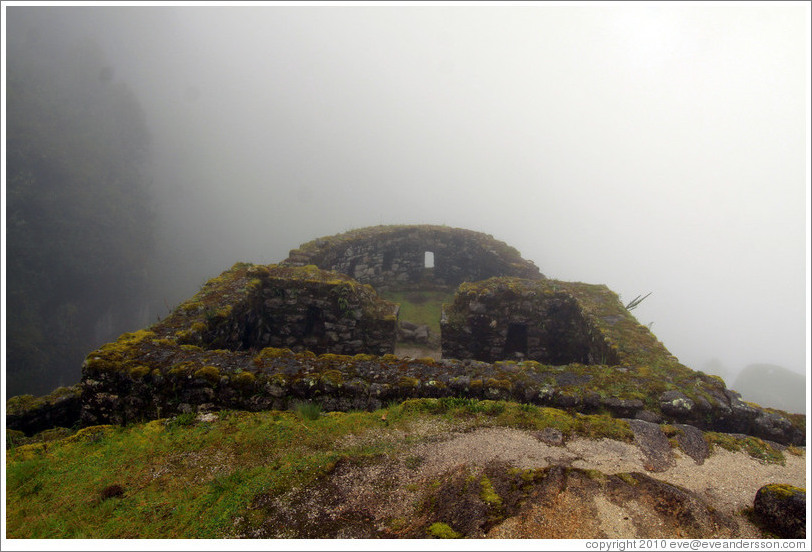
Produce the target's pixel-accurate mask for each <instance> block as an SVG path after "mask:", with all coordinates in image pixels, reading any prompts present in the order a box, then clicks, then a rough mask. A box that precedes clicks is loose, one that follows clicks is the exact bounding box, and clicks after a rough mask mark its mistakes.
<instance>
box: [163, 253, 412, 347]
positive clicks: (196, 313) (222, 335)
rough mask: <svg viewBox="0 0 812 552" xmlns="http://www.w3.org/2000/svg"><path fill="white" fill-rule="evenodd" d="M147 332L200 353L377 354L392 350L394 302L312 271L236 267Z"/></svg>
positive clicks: (337, 276)
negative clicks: (281, 349) (276, 349)
mask: <svg viewBox="0 0 812 552" xmlns="http://www.w3.org/2000/svg"><path fill="white" fill-rule="evenodd" d="M153 329H154V330H155V331H156V332H157V333H158V334H160V335H162V336H164V338H165V339H175V340H177V341H178V342H179V343H181V344H186V345H194V346H198V347H203V348H206V349H231V350H247V349H262V348H264V347H286V348H289V349H291V350H293V351H313V352H315V353H336V354H359V353H369V354H375V355H383V354H387V353H391V352H393V350H394V347H395V340H396V338H397V305H396V304H394V303H390V302H388V301H385V300H383V299H381V298H379V297H378V296H377V294H376V293H375V290H373V289H372V288H371V287H370V286H369V285H363V284H360V283H358V282H357V281H355V280H353V279H351V278H349V277H348V276H346V275H344V274H339V273H335V272H330V271H324V270H320V269H318V268H316V267H315V266H305V267H282V266H277V265H269V266H257V265H247V264H238V265H235V266H234V267H233V268H232V269H231V270H229V271H227V272H224V273H223V274H222V275H220V276H219V277H217V278H214V279H213V280H210V281H209V282H208V283H207V284H206V285H205V286H204V288H203V290H201V292H200V293H198V295H196V296H195V297H194V298H192V299H191V300H190V301H187V302H185V303H184V304H182V305H181V306H180V307H178V309H176V310H175V311H174V312H173V313H172V314H171V315H170V317H169V318H167V319H166V320H165V321H163V322H162V323H159V324H157V325H156V326H155V327H154V328H153Z"/></svg>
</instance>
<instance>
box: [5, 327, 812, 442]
mask: <svg viewBox="0 0 812 552" xmlns="http://www.w3.org/2000/svg"><path fill="white" fill-rule="evenodd" d="M668 387H674V388H676V387H679V388H680V389H683V390H684V392H683V391H676V390H670V391H662V389H666V388H668ZM610 389H611V392H608V391H607V390H610ZM72 396H76V393H75V392H73V393H72ZM80 396H81V405H82V407H81V425H83V426H89V425H97V424H108V423H112V424H125V423H133V422H139V421H145V420H150V419H156V418H162V417H169V416H173V415H177V414H180V413H184V412H206V411H217V410H222V409H240V410H250V411H259V410H269V409H287V408H290V407H292V406H293V405H295V403H296V402H298V401H313V402H316V403H318V404H320V405H321V406H322V408H323V409H324V410H329V411H333V410H338V411H347V410H352V409H366V410H372V409H377V408H380V407H382V406H385V405H386V404H387V403H388V402H390V401H402V400H405V399H408V398H415V397H436V398H440V397H469V398H475V399H491V400H513V401H518V402H522V403H530V404H536V405H540V406H551V407H556V408H561V409H566V410H568V411H570V412H574V411H577V412H582V413H606V414H610V415H612V416H616V417H621V418H638V419H644V420H647V421H654V422H669V423H685V424H690V425H694V426H696V427H698V428H701V429H706V430H716V431H726V432H736V433H744V434H748V435H754V436H757V437H761V438H763V439H769V440H772V441H775V442H779V443H784V444H789V443H794V444H803V443H804V442H805V431H804V425H803V424H804V420H803V416H801V415H792V416H790V415H786V414H782V413H779V412H776V411H771V410H766V409H762V408H759V407H755V406H753V405H749V404H746V403H743V402H742V401H741V400H740V397H739V396H738V394H736V393H735V392H732V391H730V390H728V389H725V387H724V384H723V383H722V382H721V381H720V380H718V379H716V378H713V377H710V376H705V375H703V374H701V373H696V372H693V371H691V370H688V369H686V368H684V367H679V366H677V365H674V366H672V367H670V368H668V369H667V370H665V371H662V372H660V373H657V374H650V373H648V372H647V371H644V370H641V369H635V368H631V367H616V368H615V369H613V370H608V369H606V368H603V367H600V366H584V365H580V364H571V365H567V366H560V367H556V366H545V365H541V364H539V363H537V362H532V361H525V362H521V363H514V362H503V363H484V362H478V361H471V360H467V361H460V360H440V361H434V360H432V359H402V358H398V357H395V356H394V355H384V356H382V357H375V356H372V355H355V356H344V355H333V354H325V355H320V356H317V355H315V354H313V353H311V352H305V353H293V352H292V351H289V350H283V349H273V348H268V349H263V350H262V351H257V352H250V351H228V350H224V349H218V350H206V349H202V348H199V347H193V346H189V345H178V344H168V343H167V341H166V339H165V338H161V337H159V336H157V335H156V334H155V333H153V332H148V331H144V330H141V331H139V332H135V333H133V334H125V335H123V336H122V337H121V338H119V340H118V341H117V342H116V343H111V344H109V345H107V346H105V347H102V348H101V349H99V350H98V351H95V352H94V353H93V354H92V355H91V356H89V357H88V359H87V361H86V362H85V365H84V367H83V378H82V383H81V395H80ZM9 402H10V403H12V401H11V400H10V401H9ZM17 403H19V404H16V403H15V404H11V408H9V417H8V418H7V425H8V427H9V428H10V429H22V428H26V427H29V428H30V427H32V426H31V425H30V424H29V425H26V420H27V419H30V418H42V416H41V415H40V414H41V412H42V411H41V409H42V408H51V409H52V408H53V404H58V401H56V400H50V399H48V398H47V397H46V398H45V399H42V400H38V401H33V403H32V401H29V403H32V404H35V405H36V406H34V407H32V408H31V409H28V410H26V407H25V404H24V403H23V402H22V401H17ZM49 405H50V406H49ZM38 409H39V410H38ZM63 414H64V413H63ZM62 417H64V415H63V416H62ZM60 419H61V418H60ZM76 421H78V420H67V421H66V422H65V423H66V424H67V423H68V422H74V423H75V422H76ZM70 425H73V424H70Z"/></svg>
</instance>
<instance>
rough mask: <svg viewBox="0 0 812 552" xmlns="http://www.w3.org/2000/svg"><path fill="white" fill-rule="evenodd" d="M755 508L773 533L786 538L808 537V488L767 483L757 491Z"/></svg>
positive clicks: (766, 526) (765, 525)
mask: <svg viewBox="0 0 812 552" xmlns="http://www.w3.org/2000/svg"><path fill="white" fill-rule="evenodd" d="M753 510H754V511H755V514H756V516H757V517H758V518H759V519H760V520H761V522H762V523H763V524H764V527H765V528H766V529H767V530H768V531H770V532H771V533H774V534H775V535H777V536H779V537H782V538H785V539H805V538H806V490H804V489H799V488H798V487H793V486H792V485H779V484H770V485H765V486H764V487H761V488H760V489H759V490H758V492H757V493H756V498H755V501H754V502H753Z"/></svg>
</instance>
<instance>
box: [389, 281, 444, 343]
mask: <svg viewBox="0 0 812 552" xmlns="http://www.w3.org/2000/svg"><path fill="white" fill-rule="evenodd" d="M378 295H379V296H380V297H382V298H383V299H386V300H387V301H391V302H393V303H399V304H400V313H399V314H398V319H399V320H401V321H403V320H406V321H409V322H413V323H414V324H418V325H426V326H428V327H429V330H431V331H432V332H433V333H434V334H437V335H439V334H440V313H441V311H442V307H443V303H449V302H451V300H452V299H453V298H454V292H453V291H382V292H379V293H378Z"/></svg>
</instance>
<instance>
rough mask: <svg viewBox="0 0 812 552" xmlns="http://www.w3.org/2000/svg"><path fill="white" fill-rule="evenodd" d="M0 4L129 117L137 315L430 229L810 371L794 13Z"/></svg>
mask: <svg viewBox="0 0 812 552" xmlns="http://www.w3.org/2000/svg"><path fill="white" fill-rule="evenodd" d="M7 13H8V14H9V19H8V22H7V24H8V25H9V26H10V27H11V26H13V25H29V26H31V27H32V28H39V29H40V32H44V33H65V34H66V35H70V36H87V37H90V38H92V39H93V40H94V41H95V42H97V43H98V45H99V46H100V48H101V50H102V51H103V53H104V54H105V56H106V57H107V59H108V60H109V62H110V65H111V69H112V71H113V75H114V76H113V78H114V79H116V80H120V81H122V82H124V83H126V84H127V86H128V87H129V88H130V89H131V90H132V91H133V93H134V95H135V97H136V98H137V100H138V101H139V102H140V104H141V107H142V109H143V111H144V114H145V117H146V121H147V125H148V128H149V130H150V135H151V150H152V161H151V163H152V167H151V172H152V174H151V181H152V185H151V190H152V195H153V198H154V205H155V209H156V214H157V236H158V242H157V243H158V247H157V249H156V259H155V262H154V268H153V269H152V270H153V272H152V274H151V276H152V277H153V279H154V290H153V299H152V301H151V304H150V308H149V312H148V314H147V315H145V317H146V318H148V320H145V323H147V322H152V321H154V320H155V319H156V318H157V317H159V316H164V315H165V314H166V313H167V311H168V308H170V307H173V306H174V305H175V304H177V303H178V302H180V301H182V300H184V299H186V298H187V297H188V296H190V295H192V294H193V293H194V292H195V291H196V290H197V288H198V287H199V286H200V285H201V284H202V283H203V282H204V281H205V280H207V279H208V278H211V277H213V276H216V275H217V274H219V273H220V272H222V271H223V270H225V269H227V268H228V267H230V266H231V265H232V264H233V263H235V262H237V261H248V262H256V263H271V262H278V261H280V260H282V259H284V258H285V257H286V256H287V253H288V251H289V250H290V249H292V248H294V247H296V246H297V245H299V244H300V243H302V242H305V241H309V240H310V239H313V238H316V237H319V236H323V235H330V234H335V233H339V232H343V231H346V230H349V229H352V228H359V227H364V226H370V225H377V224H404V223H408V224H411V223H426V224H445V225H449V226H455V227H463V228H469V229H472V230H477V231H482V232H486V233H489V234H492V235H493V236H494V237H495V238H497V239H499V240H503V241H505V242H507V243H508V244H510V245H512V246H514V247H516V248H517V249H519V251H520V252H521V253H522V255H523V256H524V257H525V258H527V259H531V260H533V261H534V262H535V263H536V264H537V265H538V266H539V268H540V269H541V271H542V272H543V273H544V274H545V275H547V276H548V277H552V278H558V279H563V280H574V281H583V282H589V283H603V284H606V285H608V286H609V287H610V288H611V289H612V290H614V291H616V292H618V293H620V294H621V296H622V299H624V300H625V301H628V300H631V299H632V298H634V297H635V296H637V295H639V294H645V293H648V292H652V294H651V296H650V297H648V298H647V299H646V300H645V301H644V302H643V303H642V304H641V305H640V306H639V307H638V308H637V309H636V310H635V311H634V314H635V315H636V317H637V318H638V320H639V321H640V322H641V323H643V324H650V323H653V325H652V331H653V332H654V333H655V334H656V335H657V336H658V338H659V339H660V340H661V341H662V342H663V343H664V344H665V346H666V347H667V348H668V349H669V350H670V351H671V352H672V353H673V354H674V355H675V356H677V357H678V358H679V359H680V361H681V362H683V363H684V364H686V365H688V366H690V367H692V368H694V369H697V370H707V371H713V370H712V368H713V367H714V366H715V367H716V368H718V369H719V371H724V372H725V373H724V374H721V375H723V377H725V378H726V381H727V383H728V385H731V384H732V383H733V380H734V379H735V376H736V374H737V373H738V372H739V371H741V370H742V368H744V367H745V366H746V365H750V364H758V363H762V364H769V365H778V366H781V367H784V368H786V369H788V370H790V371H792V372H795V373H797V374H805V373H806V372H807V371H808V369H809V364H808V363H809V360H808V351H807V347H808V345H807V342H806V337H807V335H808V328H807V326H806V323H807V321H808V318H807V313H806V310H805V309H806V308H807V305H808V297H807V296H806V294H805V293H806V289H807V287H808V273H807V272H808V268H807V267H808V258H807V256H806V253H807V252H808V250H809V242H808V216H809V213H808V205H809V195H808V190H809V175H808V174H807V162H808V150H809V143H808V136H807V128H808V127H807V125H808V121H809V112H808V105H809V91H808V89H807V84H808V81H809V68H810V61H809V51H810V37H809V23H808V22H809V6H808V5H783V4H782V5H777V6H776V5H772V4H747V5H704V4H677V5H663V4H642V5H640V4H627V5H574V6H553V5H544V4H539V5H529V6H528V5H524V6H510V7H506V6H484V5H483V6H480V5H477V6H420V7H417V6H414V7H412V6H361V7H355V6H345V7H338V6H335V7H334V6H258V5H256V6H247V7H230V6H221V7H201V6H177V7H160V6H158V7H105V8H102V7H38V8H24V7H12V8H8V12H7ZM133 329H134V328H133ZM711 359H715V360H713V361H712V360H711ZM745 398H747V397H745Z"/></svg>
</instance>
